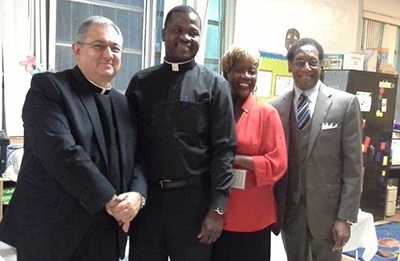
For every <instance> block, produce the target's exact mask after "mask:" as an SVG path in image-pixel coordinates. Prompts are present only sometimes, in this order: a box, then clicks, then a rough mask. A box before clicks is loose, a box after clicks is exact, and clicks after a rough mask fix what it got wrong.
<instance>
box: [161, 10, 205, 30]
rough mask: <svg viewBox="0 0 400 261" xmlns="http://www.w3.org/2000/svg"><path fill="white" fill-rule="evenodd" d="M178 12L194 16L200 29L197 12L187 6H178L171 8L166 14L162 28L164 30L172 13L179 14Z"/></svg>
mask: <svg viewBox="0 0 400 261" xmlns="http://www.w3.org/2000/svg"><path fill="white" fill-rule="evenodd" d="M179 12H181V13H186V14H188V13H191V12H193V13H194V14H196V16H197V17H198V18H199V21H200V29H201V18H200V15H199V14H198V13H197V11H196V10H195V9H194V8H193V7H191V6H188V5H178V6H175V7H174V8H172V9H171V10H170V11H169V12H168V14H167V16H166V17H165V22H164V28H166V27H167V24H168V23H169V22H170V20H171V16H172V14H173V13H179Z"/></svg>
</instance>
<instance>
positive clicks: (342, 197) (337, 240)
mask: <svg viewBox="0 0 400 261" xmlns="http://www.w3.org/2000/svg"><path fill="white" fill-rule="evenodd" d="M323 57H324V50H323V48H322V46H321V45H320V44H319V43H318V42H317V41H315V40H314V39H310V38H303V39H300V40H298V41H296V42H295V43H293V44H292V46H291V47H290V48H289V50H288V53H287V59H288V66H289V72H291V73H292V76H293V80H294V88H293V90H291V91H289V92H287V93H285V94H283V95H281V96H279V97H278V98H276V99H274V100H272V101H271V102H270V103H271V104H272V105H273V106H274V107H275V108H276V109H277V110H278V112H279V114H280V116H281V120H282V124H283V127H284V130H285V135H286V141H287V146H288V154H289V155H288V158H289V164H288V167H289V168H288V175H286V178H285V179H283V180H282V181H281V182H280V183H279V184H278V185H277V187H276V192H279V193H277V194H276V196H277V200H278V205H279V206H280V207H282V212H281V213H283V215H281V219H280V222H281V224H279V225H278V226H277V227H278V228H279V227H282V237H283V240H284V244H285V248H286V252H287V256H288V260H289V261H301V260H313V261H329V260H332V261H340V260H341V253H342V251H341V250H342V247H343V246H344V245H345V244H346V242H347V241H348V240H349V237H350V224H351V222H356V221H357V213H358V208H359V201H360V195H361V187H362V174H363V173H362V172H363V163H362V151H361V138H362V128H361V123H362V116H361V111H360V106H359V102H358V100H357V98H356V96H355V95H352V94H349V93H346V92H343V91H338V90H335V89H332V88H329V87H327V86H325V85H324V84H323V83H322V82H321V81H320V80H319V77H320V73H321V62H322V60H323ZM304 95H305V96H304ZM300 97H301V99H300V101H299V98H300Z"/></svg>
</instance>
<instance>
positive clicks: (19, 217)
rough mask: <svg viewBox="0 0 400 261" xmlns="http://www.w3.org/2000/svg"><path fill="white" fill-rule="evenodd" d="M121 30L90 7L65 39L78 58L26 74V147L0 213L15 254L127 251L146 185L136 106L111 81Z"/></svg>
mask: <svg viewBox="0 0 400 261" xmlns="http://www.w3.org/2000/svg"><path fill="white" fill-rule="evenodd" d="M122 40H123V39H122V34H121V31H120V30H119V28H118V27H117V26H116V25H115V24H114V23H113V22H112V21H111V20H109V19H107V18H105V17H102V16H92V17H89V18H88V19H86V20H85V21H83V22H82V23H81V24H80V25H79V27H78V30H77V35H76V41H75V42H74V43H73V45H72V51H73V54H74V55H75V59H76V63H77V65H76V66H75V67H74V68H72V69H69V70H65V71H62V72H57V73H50V72H46V73H39V74H35V75H34V76H33V78H32V82H31V88H30V89H29V91H28V93H27V95H26V99H25V103H24V107H23V111H22V118H23V121H24V156H23V159H22V164H21V169H20V171H19V174H18V182H17V187H16V189H15V192H14V195H13V197H12V199H11V202H10V205H9V206H8V207H7V211H6V212H5V216H4V218H3V220H2V222H1V223H0V240H2V241H4V242H6V243H7V244H9V245H12V246H14V247H16V249H17V259H18V261H39V260H40V261H81V260H85V261H90V260H92V261H93V260H95V261H117V260H120V257H121V258H123V257H124V253H125V246H126V241H127V234H126V232H128V230H129V226H130V221H131V220H132V219H133V218H134V217H135V216H136V215H137V213H138V211H139V209H140V208H141V207H142V206H143V204H144V200H143V196H146V187H147V185H146V181H145V179H144V177H143V175H141V174H140V172H137V171H134V163H135V161H134V160H133V159H134V152H135V148H136V137H137V135H136V126H135V125H134V118H133V114H131V113H130V108H129V105H128V101H127V99H126V97H125V96H124V95H122V94H121V93H120V92H118V91H117V90H114V89H113V88H111V84H110V82H111V80H112V79H113V78H114V76H115V75H116V74H117V72H118V71H119V69H120V67H121V53H122ZM139 193H140V194H141V195H140V194H139Z"/></svg>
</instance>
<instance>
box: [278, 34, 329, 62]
mask: <svg viewBox="0 0 400 261" xmlns="http://www.w3.org/2000/svg"><path fill="white" fill-rule="evenodd" d="M304 45H312V46H314V47H315V48H317V50H318V59H319V61H320V62H322V60H323V59H324V49H323V48H322V46H321V45H320V44H319V43H318V42H317V41H316V40H314V39H312V38H301V39H299V40H297V41H295V42H294V43H293V44H292V45H291V46H290V48H289V50H288V52H287V55H286V58H287V60H288V61H289V62H293V59H294V55H295V53H296V50H297V48H300V47H302V46H304Z"/></svg>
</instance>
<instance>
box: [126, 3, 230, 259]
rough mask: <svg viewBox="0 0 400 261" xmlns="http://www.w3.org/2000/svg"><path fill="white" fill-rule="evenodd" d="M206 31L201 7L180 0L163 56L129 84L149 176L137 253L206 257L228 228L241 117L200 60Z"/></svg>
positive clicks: (137, 226)
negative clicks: (227, 211)
mask: <svg viewBox="0 0 400 261" xmlns="http://www.w3.org/2000/svg"><path fill="white" fill-rule="evenodd" d="M200 35H201V21H200V18H199V15H198V14H197V12H196V11H195V10H194V9H193V8H191V7H189V6H177V7H175V8H173V9H172V10H171V11H170V12H169V13H168V14H167V16H166V19H165V24H164V29H163V31H162V39H163V41H164V43H165V52H166V55H165V58H164V63H163V64H161V65H157V66H154V67H151V68H148V69H145V70H143V71H140V72H138V73H137V74H136V75H134V76H133V78H132V80H131V82H130V84H129V87H128V90H127V92H126V96H127V97H128V99H129V100H130V102H132V104H133V106H134V108H135V111H136V114H137V117H138V126H139V127H138V135H139V147H140V152H139V153H140V154H141V155H143V156H144V165H143V169H145V174H146V177H147V180H148V195H147V202H146V207H145V208H143V210H142V211H141V212H140V213H139V215H138V216H137V218H136V219H135V220H134V222H133V223H132V225H131V234H130V249H131V251H130V253H129V260H131V261H138V260H146V261H152V260H154V261H159V260H167V257H169V258H170V260H171V261H179V260H181V261H184V260H185V261H187V260H191V261H196V260H199V261H207V260H210V255H211V243H212V242H214V241H216V240H217V239H218V237H219V236H220V234H221V231H222V222H223V220H222V215H223V213H224V211H225V206H226V200H227V197H228V196H229V190H230V186H231V182H232V178H233V174H232V170H231V168H232V162H233V156H234V150H235V148H236V137H235V123H234V118H233V109H232V100H231V94H230V90H229V86H228V83H227V82H226V81H225V80H224V79H223V78H222V77H221V76H219V75H218V74H216V73H213V72H212V71H210V70H208V69H206V68H205V67H203V66H200V65H198V64H196V62H195V60H194V57H195V56H196V54H197V52H198V50H199V43H200Z"/></svg>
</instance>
